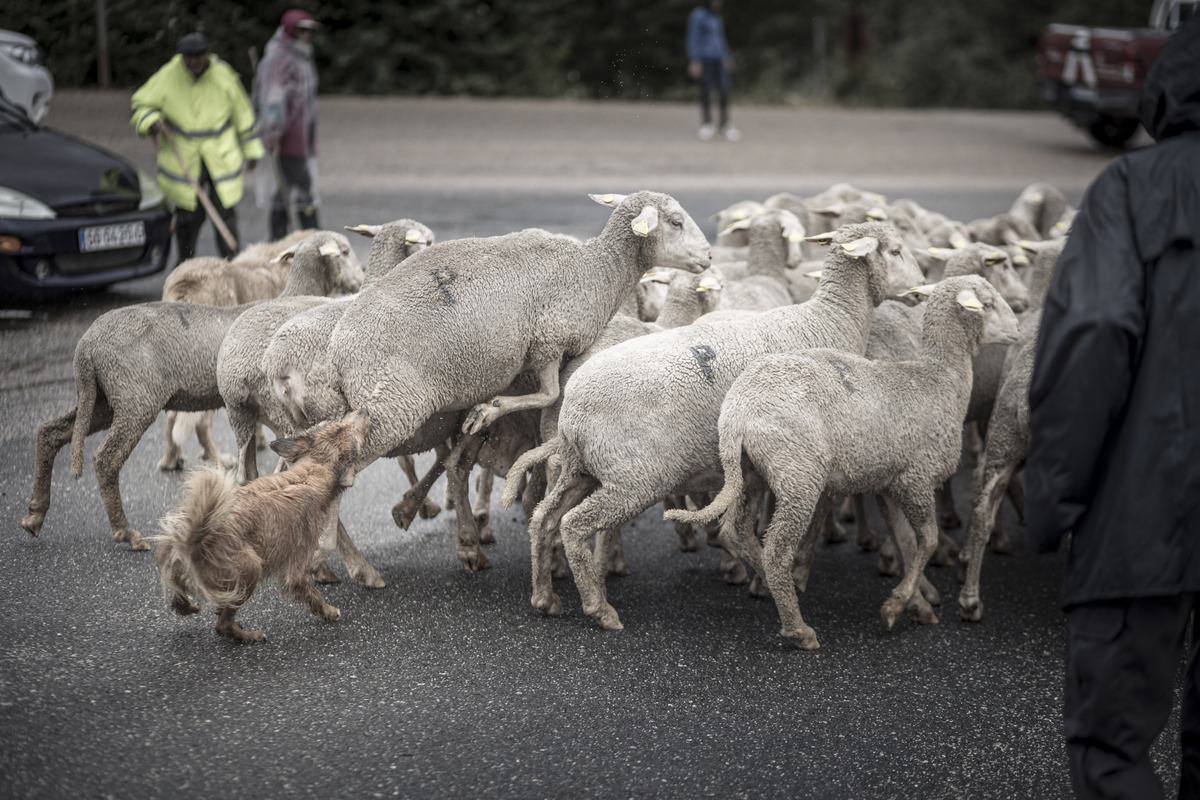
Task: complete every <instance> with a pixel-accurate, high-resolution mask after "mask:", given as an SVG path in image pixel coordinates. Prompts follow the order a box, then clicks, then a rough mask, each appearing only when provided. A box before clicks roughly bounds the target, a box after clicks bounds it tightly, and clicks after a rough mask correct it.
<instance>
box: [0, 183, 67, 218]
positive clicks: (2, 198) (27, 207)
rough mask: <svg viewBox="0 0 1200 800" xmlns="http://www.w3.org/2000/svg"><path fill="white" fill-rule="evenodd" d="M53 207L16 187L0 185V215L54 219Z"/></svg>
mask: <svg viewBox="0 0 1200 800" xmlns="http://www.w3.org/2000/svg"><path fill="white" fill-rule="evenodd" d="M56 216H57V215H56V214H55V213H54V209H53V208H51V207H50V206H48V205H46V204H45V203H43V202H42V201H41V200H35V199H33V198H32V197H30V196H29V195H27V194H22V193H20V192H18V191H17V190H16V189H10V188H8V187H7V186H0V217H8V218H9V219H54V218H55V217H56Z"/></svg>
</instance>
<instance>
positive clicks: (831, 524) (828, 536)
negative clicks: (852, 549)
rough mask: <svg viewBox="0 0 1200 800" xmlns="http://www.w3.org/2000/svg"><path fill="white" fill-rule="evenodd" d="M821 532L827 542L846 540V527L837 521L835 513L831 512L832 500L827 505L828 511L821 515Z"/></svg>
mask: <svg viewBox="0 0 1200 800" xmlns="http://www.w3.org/2000/svg"><path fill="white" fill-rule="evenodd" d="M821 533H822V536H823V538H824V539H825V541H826V542H827V543H828V544H841V543H842V542H844V541H846V529H845V528H843V527H842V524H841V523H840V522H838V520H837V515H836V514H834V513H833V504H832V502H831V503H830V505H829V511H828V512H827V513H826V514H825V515H824V516H823V517H822V522H821Z"/></svg>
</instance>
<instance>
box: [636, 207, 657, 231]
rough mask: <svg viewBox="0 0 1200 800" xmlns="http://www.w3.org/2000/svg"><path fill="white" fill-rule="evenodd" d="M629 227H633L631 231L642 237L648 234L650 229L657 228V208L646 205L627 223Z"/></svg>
mask: <svg viewBox="0 0 1200 800" xmlns="http://www.w3.org/2000/svg"><path fill="white" fill-rule="evenodd" d="M629 227H630V228H633V232H634V233H636V234H637V235H638V236H641V237H642V238H645V237H647V236H649V235H650V232H651V231H653V230H655V229H657V228H658V209H657V208H655V207H654V206H646V207H645V208H643V209H642V213H640V214H638V215H637V216H636V217H634V219H633V222H631V223H629Z"/></svg>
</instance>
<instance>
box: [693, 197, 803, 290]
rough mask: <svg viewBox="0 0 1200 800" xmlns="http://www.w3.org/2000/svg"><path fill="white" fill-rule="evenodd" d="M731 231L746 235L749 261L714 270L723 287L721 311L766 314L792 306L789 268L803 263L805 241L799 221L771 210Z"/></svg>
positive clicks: (726, 265)
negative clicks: (785, 306)
mask: <svg viewBox="0 0 1200 800" xmlns="http://www.w3.org/2000/svg"><path fill="white" fill-rule="evenodd" d="M730 228H733V229H737V230H745V231H746V232H747V234H748V238H749V245H748V252H747V259H746V261H745V262H732V263H725V264H718V265H717V266H716V267H715V269H716V270H717V272H719V273H720V275H721V282H722V285H723V289H722V291H721V302H720V305H719V306H718V309H740V310H744V311H766V310H768V309H771V308H777V307H779V306H784V305H790V304H791V303H792V302H793V301H792V295H791V292H790V289H789V280H788V268H789V267H796V266H797V265H798V264H799V263H800V257H801V250H800V243H801V242H802V241H803V240H804V228H803V227H802V226H801V224H800V220H798V219H797V218H796V216H795V215H794V214H792V213H791V212H790V211H785V210H783V209H769V210H764V211H762V212H761V213H759V214H756V215H755V216H753V217H747V218H746V219H744V220H740V221H738V222H735V223H733V224H732V225H731V226H730ZM730 228H727V229H726V230H729V229H730Z"/></svg>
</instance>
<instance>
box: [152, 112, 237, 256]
mask: <svg viewBox="0 0 1200 800" xmlns="http://www.w3.org/2000/svg"><path fill="white" fill-rule="evenodd" d="M163 135H164V136H166V137H167V144H169V145H171V149H172V150H173V151H175V158H177V159H179V168H180V169H181V170H183V175H184V177H185V178H187V179H188V183H190V184H191V185H192V188H193V189H194V190H195V191H196V198H197V199H198V200H199V201H200V205H202V206H204V210H205V211H206V212H207V213H208V218H209V219H211V220H212V224H213V227H214V228H216V229H217V233H219V234H221V238H222V239H224V240H225V244H227V245H229V249H230V250H233V251H234V252H235V253H236V252H237V249H238V243H237V239H235V238H233V234H232V233H230V232H229V228H228V227H226V225H225V220H223V219H221V214H220V213H219V212H218V211H217V209H216V207H215V206H214V205H213V204H212V201H211V200H209V199H208V195H206V194H205V193H204V192H203V191H202V190H201V189H200V184H198V183H196V179H195V178H193V177H192V173H191V171H189V170H188V168H187V164H186V163H184V160H183V155H182V154H180V152H179V147H178V146H177V145H176V144H175V137H173V136H171V132H170V131H169V130H167V128H166V126H165V125H164V126H163Z"/></svg>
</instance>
